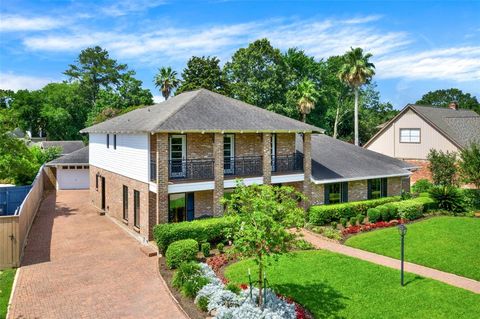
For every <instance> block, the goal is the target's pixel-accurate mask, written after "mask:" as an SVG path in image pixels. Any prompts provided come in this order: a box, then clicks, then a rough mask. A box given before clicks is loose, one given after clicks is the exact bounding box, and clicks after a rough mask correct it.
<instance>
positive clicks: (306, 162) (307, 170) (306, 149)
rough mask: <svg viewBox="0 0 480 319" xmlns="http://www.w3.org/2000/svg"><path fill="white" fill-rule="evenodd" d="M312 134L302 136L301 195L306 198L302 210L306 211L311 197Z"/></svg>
mask: <svg viewBox="0 0 480 319" xmlns="http://www.w3.org/2000/svg"><path fill="white" fill-rule="evenodd" d="M311 152H312V134H310V133H305V134H303V174H304V175H305V179H304V182H303V194H304V195H305V196H306V197H307V198H306V200H305V202H304V208H305V209H308V207H309V205H310V203H311V197H312V188H311V186H312V182H311V180H310V178H311V176H312V153H311Z"/></svg>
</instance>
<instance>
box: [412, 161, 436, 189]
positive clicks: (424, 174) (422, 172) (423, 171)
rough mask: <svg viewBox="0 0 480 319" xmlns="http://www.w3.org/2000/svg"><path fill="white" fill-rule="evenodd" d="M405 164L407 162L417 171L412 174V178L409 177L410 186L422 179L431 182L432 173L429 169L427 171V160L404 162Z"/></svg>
mask: <svg viewBox="0 0 480 319" xmlns="http://www.w3.org/2000/svg"><path fill="white" fill-rule="evenodd" d="M405 162H408V163H410V164H412V165H415V166H416V167H418V169H417V170H416V171H415V172H413V174H412V176H411V177H410V182H411V183H412V184H415V182H416V181H418V180H419V179H422V178H426V179H428V180H429V181H433V180H432V173H431V172H430V169H428V164H430V162H429V161H427V160H405Z"/></svg>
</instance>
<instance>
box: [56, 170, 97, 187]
mask: <svg viewBox="0 0 480 319" xmlns="http://www.w3.org/2000/svg"><path fill="white" fill-rule="evenodd" d="M80 167H82V166H80ZM89 187H90V177H89V172H88V169H85V168H81V169H80V168H76V167H75V169H74V168H73V167H72V168H69V169H63V168H61V167H59V168H57V189H88V188H89Z"/></svg>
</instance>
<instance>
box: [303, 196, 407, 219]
mask: <svg viewBox="0 0 480 319" xmlns="http://www.w3.org/2000/svg"><path fill="white" fill-rule="evenodd" d="M399 200H400V196H392V197H383V198H378V199H371V200H364V201H358V202H350V203H342V204H333V205H320V206H312V207H310V210H309V212H308V220H309V222H310V223H312V224H315V225H326V224H328V223H330V222H332V221H338V220H340V218H347V219H349V218H350V217H354V216H357V215H359V214H362V215H364V216H365V215H366V214H367V210H368V209H369V208H374V207H377V206H379V205H383V204H386V203H391V202H398V201H399Z"/></svg>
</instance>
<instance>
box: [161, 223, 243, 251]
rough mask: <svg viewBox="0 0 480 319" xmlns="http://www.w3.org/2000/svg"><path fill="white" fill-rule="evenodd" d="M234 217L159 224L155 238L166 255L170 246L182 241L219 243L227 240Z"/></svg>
mask: <svg viewBox="0 0 480 319" xmlns="http://www.w3.org/2000/svg"><path fill="white" fill-rule="evenodd" d="M234 221H235V220H234V219H233V218H232V217H218V218H209V219H202V220H194V221H191V222H180V223H170V224H159V225H156V226H155V227H154V229H153V236H154V238H155V241H156V242H157V246H158V249H159V251H160V252H161V253H162V254H163V253H165V251H166V249H167V247H168V245H170V244H171V243H173V242H174V241H177V240H181V239H189V238H190V239H195V240H196V241H197V242H210V243H218V242H222V241H224V240H226V234H227V231H228V229H230V228H231V227H232V226H233V223H234Z"/></svg>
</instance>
